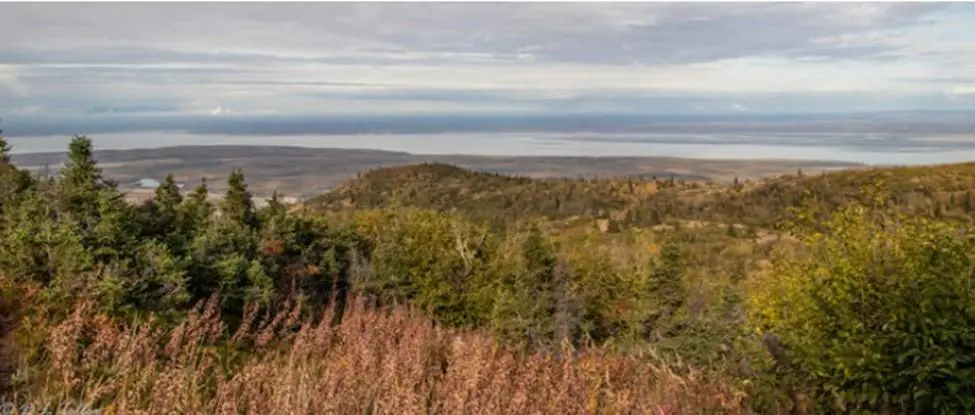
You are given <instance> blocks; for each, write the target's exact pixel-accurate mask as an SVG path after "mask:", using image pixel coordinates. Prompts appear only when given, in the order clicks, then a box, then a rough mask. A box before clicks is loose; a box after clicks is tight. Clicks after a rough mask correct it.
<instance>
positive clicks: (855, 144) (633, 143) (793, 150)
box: [7, 131, 975, 165]
mask: <svg viewBox="0 0 975 415" xmlns="http://www.w3.org/2000/svg"><path fill="white" fill-rule="evenodd" d="M92 139H93V140H94V142H95V147H96V149H99V150H109V149H115V150H123V149H135V148H161V147H171V146H183V145H252V146H269V145H270V146H298V147H314V148H343V149H372V150H387V151H400V152H408V153H414V154H431V155H445V154H464V155H491V156H525V155H532V156H655V157H661V156H669V157H687V158H702V159H792V160H831V161H846V162H857V163H866V164H873V165H916V164H938V163H955V162H965V161H975V135H958V134H956V135H941V136H937V135H934V136H932V135H926V136H903V135H894V134H863V133H822V134H817V133H707V134H693V133H686V134H679V133H675V134H651V133H443V134H331V135H275V136H256V135H254V136H247V135H230V134H192V133H186V132H167V131H154V132H133V133H106V134H97V135H93V136H92ZM7 140H8V141H9V142H10V144H11V145H12V146H13V147H14V151H13V152H14V153H15V154H24V153H37V152H63V151H66V149H67V146H68V141H69V140H70V137H69V136H65V135H57V136H21V137H14V138H8V139H7Z"/></svg>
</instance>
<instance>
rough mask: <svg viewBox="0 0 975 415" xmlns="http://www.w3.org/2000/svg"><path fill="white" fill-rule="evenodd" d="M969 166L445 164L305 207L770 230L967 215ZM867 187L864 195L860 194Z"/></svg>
mask: <svg viewBox="0 0 975 415" xmlns="http://www.w3.org/2000/svg"><path fill="white" fill-rule="evenodd" d="M973 177H975V163H964V164H951V165H938V166H921V167H890V168H872V169H857V170H846V171H837V172H832V173H822V174H817V175H812V176H808V175H805V174H803V173H802V172H801V171H799V172H797V174H793V175H784V176H779V177H774V178H765V179H761V180H756V181H753V180H738V179H735V180H733V181H732V183H713V182H710V181H685V180H680V179H675V178H673V177H669V178H664V179H661V178H650V179H646V178H626V177H624V178H609V179H532V178H529V177H523V176H508V175H500V174H495V173H484V172H475V171H471V170H467V169H463V168H461V167H457V166H452V165H448V164H437V163H434V164H419V165H411V166H400V167H394V168H380V169H374V170H371V171H368V172H366V173H364V174H362V175H360V176H359V177H358V178H356V179H354V180H351V181H349V182H347V183H345V184H343V185H341V186H339V187H338V188H336V189H335V190H333V191H331V192H328V193H326V194H324V195H322V196H319V197H316V198H312V199H310V200H308V201H307V202H306V203H305V206H307V207H308V208H310V209H313V210H328V211H341V210H345V209H349V208H355V209H369V208H377V207H389V206H403V207H415V208H423V209H435V210H442V211H456V212H459V213H461V214H464V215H465V216H467V217H469V218H471V219H474V220H476V221H482V222H484V221H486V222H490V223H492V224H494V225H504V224H511V223H512V222H517V221H519V220H522V219H527V218H545V219H547V220H564V219H568V218H573V217H578V216H585V217H594V218H602V219H611V220H613V221H615V222H618V223H619V224H621V225H623V226H654V225H660V224H664V223H667V222H669V221H682V220H683V221H689V220H693V221H708V222H720V223H728V224H730V223H734V224H746V225H751V226H758V227H773V226H776V225H777V224H778V223H779V222H781V221H782V220H785V219H787V218H789V217H790V210H791V209H793V208H796V207H798V206H800V205H802V206H804V207H807V208H810V209H812V210H814V211H817V212H821V213H828V212H830V211H833V210H835V209H837V208H839V207H841V206H844V205H846V204H849V203H850V202H853V201H858V202H863V203H868V202H870V203H872V202H873V200H872V199H873V198H876V197H880V198H882V200H883V203H884V204H885V205H886V206H888V207H890V208H892V209H896V210H898V211H901V212H905V213H910V214H915V215H922V216H931V217H945V218H955V219H961V218H965V217H968V214H970V213H972V212H973V211H975V208H973V205H975V200H973V194H972V192H973V191H975V179H973ZM868 190H869V191H868Z"/></svg>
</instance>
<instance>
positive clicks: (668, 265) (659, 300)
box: [647, 239, 687, 336]
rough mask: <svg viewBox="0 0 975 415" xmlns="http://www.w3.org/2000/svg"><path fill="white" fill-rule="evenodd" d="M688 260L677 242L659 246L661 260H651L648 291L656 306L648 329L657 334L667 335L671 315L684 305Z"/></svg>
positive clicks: (669, 241) (670, 241)
mask: <svg viewBox="0 0 975 415" xmlns="http://www.w3.org/2000/svg"><path fill="white" fill-rule="evenodd" d="M686 269H687V260H686V257H685V255H684V252H683V250H682V249H681V247H680V245H679V244H678V242H677V241H676V240H673V239H671V240H667V241H666V242H664V243H663V244H662V246H661V247H660V257H659V258H658V259H657V260H656V261H654V264H653V271H652V272H651V274H650V280H649V284H648V287H647V288H648V290H649V292H650V297H651V298H652V299H654V302H655V303H656V307H655V309H654V310H653V312H652V313H651V317H650V321H649V322H648V323H650V326H651V327H650V329H651V331H652V332H653V333H654V334H655V335H657V336H660V335H666V334H667V333H666V332H667V330H668V329H669V328H670V327H669V326H670V324H669V323H670V320H671V317H672V316H673V314H674V313H675V312H676V311H677V309H678V308H680V306H681V305H682V304H683V303H684V300H685V297H686V295H687V289H686V287H685V283H684V273H685V272H686Z"/></svg>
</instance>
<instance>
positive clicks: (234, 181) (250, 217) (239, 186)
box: [220, 169, 258, 229]
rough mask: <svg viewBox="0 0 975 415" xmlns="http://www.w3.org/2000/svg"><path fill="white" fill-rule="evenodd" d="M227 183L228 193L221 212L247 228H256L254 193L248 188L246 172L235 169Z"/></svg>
mask: <svg viewBox="0 0 975 415" xmlns="http://www.w3.org/2000/svg"><path fill="white" fill-rule="evenodd" d="M227 185H228V188H227V195H226V196H224V199H223V202H222V203H221V206H220V213H221V214H222V215H224V216H225V217H227V218H228V219H230V220H232V221H234V222H237V223H239V224H241V225H243V226H245V227H247V228H250V229H256V228H257V227H258V220H257V215H256V214H255V213H254V200H253V195H251V192H250V191H248V190H247V183H246V182H245V180H244V172H243V171H241V170H240V169H234V170H233V171H232V172H231V173H230V177H229V178H228V179H227Z"/></svg>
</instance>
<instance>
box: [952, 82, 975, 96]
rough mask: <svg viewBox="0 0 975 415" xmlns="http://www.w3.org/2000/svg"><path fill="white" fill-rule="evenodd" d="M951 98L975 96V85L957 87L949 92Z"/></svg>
mask: <svg viewBox="0 0 975 415" xmlns="http://www.w3.org/2000/svg"><path fill="white" fill-rule="evenodd" d="M947 94H948V96H951V97H968V96H975V84H972V85H965V86H959V87H956V88H954V89H952V90H950V91H948V92H947Z"/></svg>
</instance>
